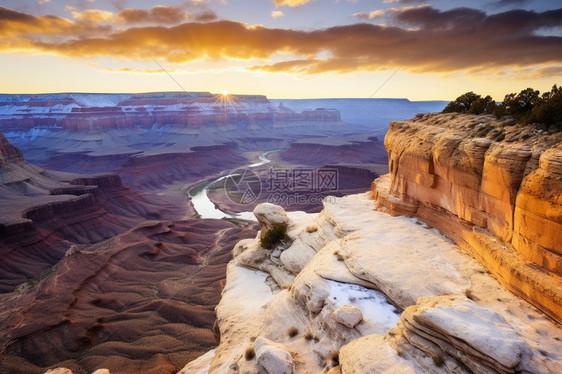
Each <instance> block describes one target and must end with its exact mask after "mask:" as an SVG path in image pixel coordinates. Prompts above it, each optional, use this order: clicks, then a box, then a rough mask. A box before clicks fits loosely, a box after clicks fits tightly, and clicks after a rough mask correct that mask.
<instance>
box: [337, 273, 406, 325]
mask: <svg viewBox="0 0 562 374" xmlns="http://www.w3.org/2000/svg"><path fill="white" fill-rule="evenodd" d="M328 285H329V287H330V288H329V292H330V294H329V296H328V298H329V300H331V301H332V302H333V303H334V305H336V306H338V309H339V308H341V307H342V306H349V305H351V306H353V307H354V308H356V309H358V310H359V311H360V312H361V319H365V321H366V322H369V323H371V324H372V325H373V326H382V327H383V329H384V331H388V330H390V329H391V328H393V327H395V326H396V323H397V322H398V321H399V320H400V312H399V311H398V310H397V309H396V308H395V307H394V306H393V305H391V304H389V303H388V301H387V299H386V297H385V296H384V294H383V293H381V292H379V291H375V290H370V289H367V288H365V287H362V286H358V285H355V284H348V283H339V282H334V281H328ZM338 309H336V311H337V310H338ZM338 322H339V321H338ZM354 327H355V326H354Z"/></svg>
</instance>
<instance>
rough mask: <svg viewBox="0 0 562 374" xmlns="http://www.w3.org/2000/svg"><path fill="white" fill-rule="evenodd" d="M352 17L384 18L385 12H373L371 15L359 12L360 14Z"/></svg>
mask: <svg viewBox="0 0 562 374" xmlns="http://www.w3.org/2000/svg"><path fill="white" fill-rule="evenodd" d="M352 16H353V17H357V18H360V19H375V18H377V17H382V16H384V10H373V11H371V12H369V13H365V12H358V13H353V14H352Z"/></svg>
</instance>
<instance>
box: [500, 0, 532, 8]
mask: <svg viewBox="0 0 562 374" xmlns="http://www.w3.org/2000/svg"><path fill="white" fill-rule="evenodd" d="M527 3H529V0H499V1H494V2H493V3H491V5H492V6H494V7H497V8H500V7H513V6H521V5H525V4H527Z"/></svg>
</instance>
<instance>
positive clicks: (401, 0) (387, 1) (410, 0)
mask: <svg viewBox="0 0 562 374" xmlns="http://www.w3.org/2000/svg"><path fill="white" fill-rule="evenodd" d="M425 1H426V0H384V1H383V4H390V3H401V4H419V3H423V2H425ZM508 1H509V0H508Z"/></svg>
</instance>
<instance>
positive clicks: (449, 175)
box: [372, 114, 562, 322]
mask: <svg viewBox="0 0 562 374" xmlns="http://www.w3.org/2000/svg"><path fill="white" fill-rule="evenodd" d="M385 147H386V149H387V151H388V154H389V171H390V174H389V175H387V176H383V177H381V178H379V179H377V180H376V181H375V182H374V183H373V187H372V196H373V197H374V198H375V199H376V205H377V208H378V209H380V210H383V211H386V212H389V213H391V214H393V215H400V214H406V215H411V216H417V217H419V218H421V219H422V220H423V221H424V222H426V223H428V224H430V225H431V226H433V227H435V228H437V229H439V230H440V231H441V232H443V233H444V234H446V235H447V236H448V237H450V238H452V239H453V240H454V241H455V242H456V243H457V244H459V245H460V246H461V247H463V248H464V249H466V250H467V251H469V252H470V253H471V254H472V255H473V256H474V257H475V258H476V259H478V260H479V261H480V262H481V263H483V264H484V265H485V266H486V267H487V268H488V269H489V270H490V271H491V272H492V273H493V274H494V275H495V276H496V277H497V278H498V280H500V282H502V283H503V284H504V285H506V286H507V287H508V288H509V289H511V290H512V291H513V292H515V293H517V294H518V295H521V296H523V297H525V298H526V299H527V300H528V301H530V302H532V303H533V304H535V305H536V306H537V307H539V308H540V309H542V310H543V311H545V312H546V313H548V314H549V315H550V316H551V317H553V318H554V319H556V320H557V321H558V322H561V321H562V278H561V275H562V133H555V134H548V133H546V132H545V131H543V130H541V129H540V127H539V126H527V127H518V126H513V125H512V123H510V122H509V120H504V121H500V120H497V119H495V118H494V117H492V116H474V115H458V114H424V115H419V116H417V117H416V118H414V119H412V120H409V121H397V122H392V123H391V124H390V129H389V131H388V133H387V135H386V138H385Z"/></svg>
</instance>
